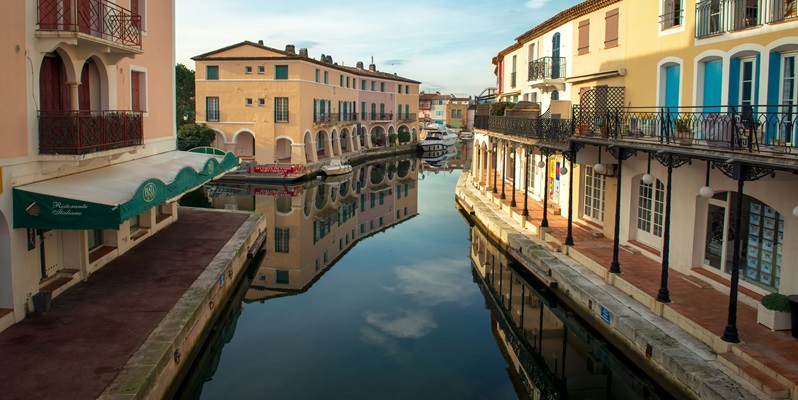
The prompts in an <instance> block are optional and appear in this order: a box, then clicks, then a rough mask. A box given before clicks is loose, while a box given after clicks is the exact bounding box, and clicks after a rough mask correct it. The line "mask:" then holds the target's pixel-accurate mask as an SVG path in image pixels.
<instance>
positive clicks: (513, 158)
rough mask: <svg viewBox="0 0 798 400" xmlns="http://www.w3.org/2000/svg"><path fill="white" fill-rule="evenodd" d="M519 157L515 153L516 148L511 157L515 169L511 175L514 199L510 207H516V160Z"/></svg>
mask: <svg viewBox="0 0 798 400" xmlns="http://www.w3.org/2000/svg"><path fill="white" fill-rule="evenodd" d="M517 156H518V154H516V152H515V148H513V154H511V155H510V158H511V159H512V160H513V167H512V171H511V173H512V174H513V197H512V200H510V207H515V206H516V204H515V158H516V157H517Z"/></svg>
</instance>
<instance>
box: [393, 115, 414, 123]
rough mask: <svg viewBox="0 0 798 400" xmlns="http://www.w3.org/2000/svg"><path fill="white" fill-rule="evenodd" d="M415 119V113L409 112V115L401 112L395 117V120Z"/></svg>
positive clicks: (408, 120) (412, 120) (407, 120)
mask: <svg viewBox="0 0 798 400" xmlns="http://www.w3.org/2000/svg"><path fill="white" fill-rule="evenodd" d="M416 119H418V116H417V115H416V114H410V115H407V114H401V115H399V116H397V117H396V121H397V122H415V121H416Z"/></svg>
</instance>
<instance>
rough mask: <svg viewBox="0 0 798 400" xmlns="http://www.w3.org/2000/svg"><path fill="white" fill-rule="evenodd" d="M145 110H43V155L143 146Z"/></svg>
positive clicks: (40, 116) (41, 125) (40, 136)
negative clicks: (143, 116) (143, 113)
mask: <svg viewBox="0 0 798 400" xmlns="http://www.w3.org/2000/svg"><path fill="white" fill-rule="evenodd" d="M141 117H142V112H141V111H40V112H39V154H73V155H80V154H88V153H94V152H97V151H104V150H112V149H118V148H123V147H129V146H136V145H139V144H141V141H142V138H143V137H144V129H143V125H142V118H141Z"/></svg>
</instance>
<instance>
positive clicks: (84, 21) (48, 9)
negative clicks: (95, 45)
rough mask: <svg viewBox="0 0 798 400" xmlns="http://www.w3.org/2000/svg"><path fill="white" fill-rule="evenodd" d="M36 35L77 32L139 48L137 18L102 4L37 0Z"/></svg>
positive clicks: (89, 0) (97, 1)
mask: <svg viewBox="0 0 798 400" xmlns="http://www.w3.org/2000/svg"><path fill="white" fill-rule="evenodd" d="M37 11H38V19H37V24H38V25H39V29H38V30H40V31H58V32H78V33H84V34H87V35H90V36H93V37H97V38H100V39H105V40H110V41H112V42H115V43H119V44H122V45H125V46H132V47H138V48H141V16H140V15H137V14H133V13H132V12H131V11H130V10H128V9H126V8H123V7H120V6H118V5H116V4H114V3H110V2H107V1H103V0H39V6H38V9H37Z"/></svg>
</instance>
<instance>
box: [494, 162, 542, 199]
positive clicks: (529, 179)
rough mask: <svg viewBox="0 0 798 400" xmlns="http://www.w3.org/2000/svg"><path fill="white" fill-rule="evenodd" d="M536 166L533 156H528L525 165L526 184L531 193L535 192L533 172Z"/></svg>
mask: <svg viewBox="0 0 798 400" xmlns="http://www.w3.org/2000/svg"><path fill="white" fill-rule="evenodd" d="M494 157H495V154H494ZM536 168H537V162H535V157H531V156H530V157H529V163H528V164H527V166H526V185H527V186H528V187H529V189H530V192H531V193H535V173H536V171H537V169H536Z"/></svg>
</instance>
